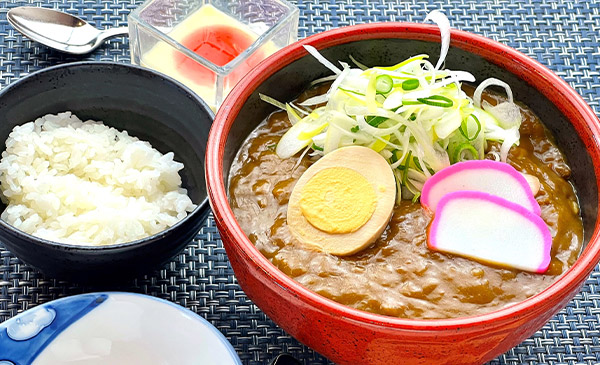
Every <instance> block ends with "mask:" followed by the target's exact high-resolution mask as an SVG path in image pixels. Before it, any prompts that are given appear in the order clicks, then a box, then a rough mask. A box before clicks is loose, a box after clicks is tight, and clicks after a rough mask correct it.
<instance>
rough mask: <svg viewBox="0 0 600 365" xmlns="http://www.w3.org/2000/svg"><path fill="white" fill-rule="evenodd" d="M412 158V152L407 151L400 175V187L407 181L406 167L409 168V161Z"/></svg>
mask: <svg viewBox="0 0 600 365" xmlns="http://www.w3.org/2000/svg"><path fill="white" fill-rule="evenodd" d="M411 158H412V151H408V156H406V160H404V161H405V162H404V169H403V170H404V171H403V174H402V185H406V180H407V179H408V167H409V166H410V161H411Z"/></svg>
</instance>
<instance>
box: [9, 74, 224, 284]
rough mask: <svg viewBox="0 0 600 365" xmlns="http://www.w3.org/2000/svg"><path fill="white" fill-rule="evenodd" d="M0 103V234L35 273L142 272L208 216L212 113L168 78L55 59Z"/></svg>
mask: <svg viewBox="0 0 600 365" xmlns="http://www.w3.org/2000/svg"><path fill="white" fill-rule="evenodd" d="M0 107H1V108H2V110H3V113H2V115H1V116H0V143H1V150H2V151H3V152H2V156H1V158H0V198H1V200H2V202H1V207H0V208H1V209H0V210H1V211H2V213H1V215H0V244H3V245H4V246H5V247H6V248H7V249H9V250H10V251H11V252H12V253H14V254H15V255H16V256H17V257H19V258H20V259H21V260H23V261H24V262H25V263H27V264H30V265H32V266H34V267H36V268H38V269H39V270H40V271H41V272H43V273H44V274H46V275H49V276H52V277H57V278H64V279H71V280H77V281H87V280H96V279H101V280H106V279H110V278H116V277H123V276H133V275H137V274H142V273H145V272H148V270H151V269H152V268H155V267H157V266H158V265H160V264H162V263H164V262H166V261H168V260H169V259H170V258H172V257H173V256H175V255H176V254H177V253H178V252H179V251H181V250H182V249H183V247H184V246H185V245H187V244H188V243H189V242H190V241H191V240H192V239H193V238H194V237H195V235H196V234H197V233H198V231H199V229H200V227H201V225H202V223H203V222H204V221H205V220H206V218H207V216H208V213H209V211H210V208H209V206H208V202H207V199H206V195H207V194H206V184H205V177H204V166H203V163H204V154H205V144H206V140H207V136H208V131H209V128H210V125H211V123H212V119H213V113H212V111H211V110H210V108H209V107H208V106H207V105H206V104H205V103H204V101H203V100H202V99H200V98H199V97H197V96H196V95H195V94H193V93H192V92H191V91H189V90H188V89H187V88H186V87H185V86H182V85H181V84H179V83H178V82H176V81H174V80H172V79H170V78H169V77H167V76H164V75H162V74H160V73H157V72H154V71H150V70H147V69H143V68H140V67H137V66H132V65H126V64H119V63H110V62H77V63H71V64H66V65H59V66H55V67H51V68H47V69H44V70H42V71H39V72H36V73H33V74H31V75H29V76H27V77H25V78H23V79H21V80H19V81H17V82H15V83H14V84H12V85H10V86H9V87H7V88H5V89H3V90H2V92H0Z"/></svg>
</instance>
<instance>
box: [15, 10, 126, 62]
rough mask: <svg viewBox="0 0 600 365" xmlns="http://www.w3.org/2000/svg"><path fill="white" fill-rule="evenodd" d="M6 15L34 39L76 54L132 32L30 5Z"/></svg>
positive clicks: (89, 50)
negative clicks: (101, 26) (104, 26)
mask: <svg viewBox="0 0 600 365" xmlns="http://www.w3.org/2000/svg"><path fill="white" fill-rule="evenodd" d="M6 18H7V19H8V22H9V23H10V24H11V25H12V26H13V27H14V28H15V29H16V30H18V31H19V32H21V33H23V34H24V35H26V36H27V37H29V38H30V39H32V40H34V41H36V42H39V43H42V44H44V45H46V46H48V47H51V48H54V49H56V50H59V51H62V52H66V53H72V54H85V53H89V52H91V51H93V50H94V49H96V48H98V46H100V44H102V42H104V41H105V40H106V39H107V38H110V37H115V36H118V35H123V34H127V32H128V28H127V27H121V28H109V29H107V30H98V29H97V28H95V27H94V26H92V25H90V24H89V23H87V22H86V21H85V20H83V19H80V18H78V17H76V16H73V15H70V14H67V13H63V12H61V11H58V10H52V9H45V8H36V7H29V6H21V7H17V8H14V9H10V10H9V11H8V13H7V15H6Z"/></svg>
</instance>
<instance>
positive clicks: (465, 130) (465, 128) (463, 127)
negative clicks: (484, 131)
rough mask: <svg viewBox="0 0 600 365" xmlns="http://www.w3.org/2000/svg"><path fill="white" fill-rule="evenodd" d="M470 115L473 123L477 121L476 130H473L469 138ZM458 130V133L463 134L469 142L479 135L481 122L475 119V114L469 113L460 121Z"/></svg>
mask: <svg viewBox="0 0 600 365" xmlns="http://www.w3.org/2000/svg"><path fill="white" fill-rule="evenodd" d="M470 117H473V120H474V121H475V123H477V132H475V135H474V136H473V137H471V138H469V118H470ZM458 131H459V132H460V134H462V135H463V137H465V138H466V139H467V141H469V142H471V141H473V140H475V138H477V137H478V136H479V132H481V123H480V122H479V119H477V116H476V115H475V114H469V116H468V117H466V118H465V119H464V120H463V121H462V122H461V123H460V127H459V128H458Z"/></svg>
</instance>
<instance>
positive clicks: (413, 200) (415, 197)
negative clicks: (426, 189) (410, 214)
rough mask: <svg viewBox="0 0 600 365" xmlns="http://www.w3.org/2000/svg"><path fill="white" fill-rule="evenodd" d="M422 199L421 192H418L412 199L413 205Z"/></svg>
mask: <svg viewBox="0 0 600 365" xmlns="http://www.w3.org/2000/svg"><path fill="white" fill-rule="evenodd" d="M420 197H421V192H420V191H419V192H417V193H416V194H415V195H414V196H413V198H412V202H413V204H414V203H416V202H417V200H419V198H420Z"/></svg>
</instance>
